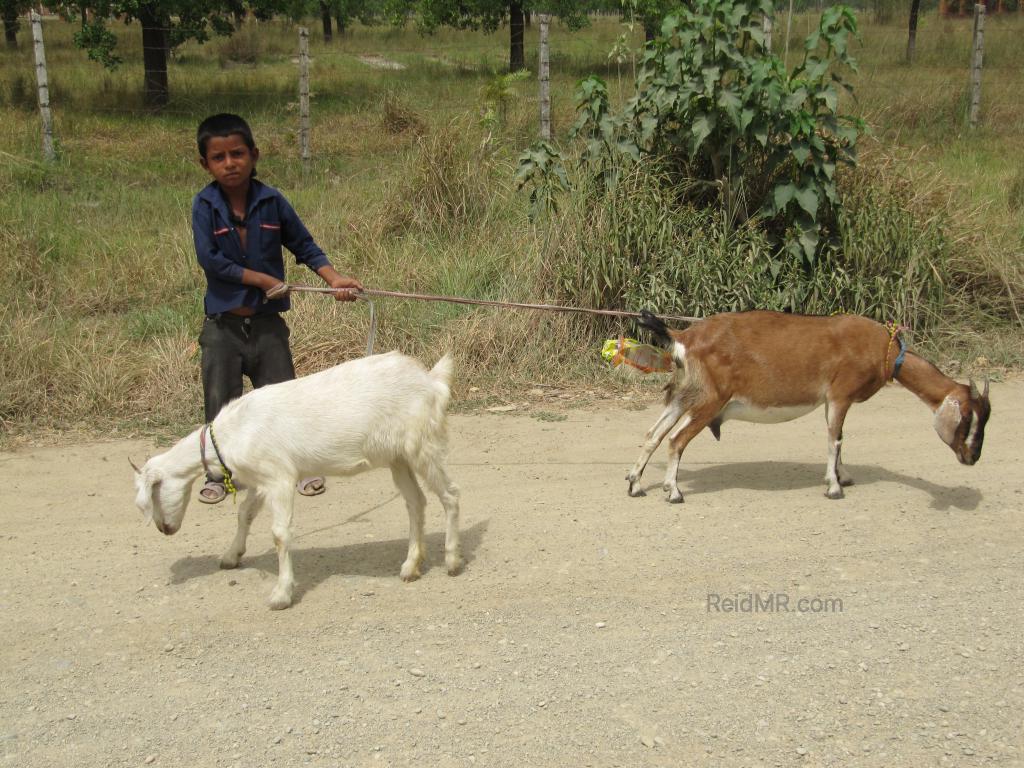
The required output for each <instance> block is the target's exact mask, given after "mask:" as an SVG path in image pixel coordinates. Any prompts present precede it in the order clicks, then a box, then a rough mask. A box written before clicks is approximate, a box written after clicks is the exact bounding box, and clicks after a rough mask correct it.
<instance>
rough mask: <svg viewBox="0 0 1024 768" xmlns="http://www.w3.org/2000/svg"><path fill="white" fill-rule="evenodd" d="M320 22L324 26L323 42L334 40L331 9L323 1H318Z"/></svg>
mask: <svg viewBox="0 0 1024 768" xmlns="http://www.w3.org/2000/svg"><path fill="white" fill-rule="evenodd" d="M320 21H322V22H323V25H324V42H325V43H329V42H331V40H333V39H334V31H333V30H332V29H331V9H330V8H328V7H327V3H325V2H323V0H320Z"/></svg>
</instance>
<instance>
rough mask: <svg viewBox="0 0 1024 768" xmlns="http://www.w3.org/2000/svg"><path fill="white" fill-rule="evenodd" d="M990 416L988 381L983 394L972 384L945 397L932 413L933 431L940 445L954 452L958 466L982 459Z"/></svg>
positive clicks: (958, 388)
mask: <svg viewBox="0 0 1024 768" xmlns="http://www.w3.org/2000/svg"><path fill="white" fill-rule="evenodd" d="M991 412H992V408H991V406H990V405H989V400H988V380H987V379H986V381H985V389H984V391H982V392H979V391H978V387H977V385H976V384H975V383H974V382H973V381H971V382H970V383H969V384H968V385H967V386H963V385H961V386H959V387H957V389H954V390H953V391H952V392H950V393H949V394H948V395H946V399H945V400H943V401H942V403H941V404H940V405H939V407H938V408H936V409H935V431H936V432H938V434H939V437H940V438H942V442H944V443H945V444H946V445H948V446H949V447H950V448H952V449H953V453H955V454H956V457H957V459H958V460H959V461H960V463H961V464H967V465H971V464H975V463H976V462H977V461H978V459H980V458H981V446H982V444H983V443H984V442H985V425H986V424H988V417H989V414H990V413H991Z"/></svg>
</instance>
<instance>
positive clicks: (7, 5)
mask: <svg viewBox="0 0 1024 768" xmlns="http://www.w3.org/2000/svg"><path fill="white" fill-rule="evenodd" d="M30 7H31V3H30V2H29V0H0V16H2V17H3V20H4V39H5V40H6V41H7V47H8V48H17V47H18V30H19V29H20V28H21V19H20V18H19V17H20V16H21V15H22V14H23V13H25V12H26V11H27V10H28V9H29V8H30Z"/></svg>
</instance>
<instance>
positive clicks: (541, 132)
mask: <svg viewBox="0 0 1024 768" xmlns="http://www.w3.org/2000/svg"><path fill="white" fill-rule="evenodd" d="M974 10H975V21H974V28H973V34H972V39H971V44H970V48H969V54H968V55H969V61H966V62H965V64H966V65H967V69H968V72H969V76H968V78H967V80H968V83H969V93H968V97H967V101H968V109H967V110H966V112H967V114H966V115H965V117H966V118H967V122H968V124H969V125H970V126H971V127H977V126H978V125H979V124H980V123H981V107H982V101H981V84H982V74H983V65H984V56H983V53H984V37H985V35H986V29H985V6H984V5H983V4H980V3H979V4H976V5H975V9H974ZM29 18H30V25H31V29H32V37H33V53H34V62H35V68H36V78H35V80H36V84H37V85H36V90H37V98H36V101H37V104H38V109H39V119H40V122H41V125H42V130H41V132H42V143H41V153H42V156H43V158H44V159H46V160H48V161H49V160H53V159H54V157H55V155H56V153H55V149H54V141H55V135H54V128H53V125H54V119H53V110H54V109H55V108H56V109H59V108H60V103H59V101H58V102H57V104H56V105H54V104H53V103H52V99H53V95H52V93H51V88H50V84H49V83H50V78H49V73H48V71H47V64H46V54H45V45H44V40H43V28H44V27H43V23H42V18H41V17H40V15H39V14H38V13H36V12H35V11H31V12H30V15H29ZM536 18H537V22H538V25H537V26H538V27H539V29H538V31H539V39H538V42H537V67H536V99H537V113H536V114H537V115H538V118H537V119H538V123H537V126H538V127H537V135H538V136H539V137H541V138H549V137H550V136H551V135H552V126H551V113H552V100H551V90H550V83H551V79H552V74H553V73H554V74H556V75H558V76H560V77H561V78H563V79H565V78H567V77H570V76H576V77H579V76H581V72H582V71H583V70H586V69H588V68H590V69H602V70H603V71H605V72H609V71H612V69H613V67H614V66H615V65H614V63H613V59H612V56H611V54H610V53H609V51H608V50H607V49H606V48H602V47H600V46H599V45H597V44H589V45H588V44H584V43H582V42H581V41H580V40H578V39H577V40H575V41H573V44H572V46H571V51H570V49H569V48H568V47H567V48H566V49H565V50H562V51H558V50H555V51H552V50H551V48H550V44H549V34H548V30H549V25H550V18H549V17H545V16H538V17H536ZM773 22H774V23H778V19H777V18H776V19H771V18H770V17H766V20H765V25H766V29H768V30H770V29H771V28H772V25H773ZM172 29H176V30H177V31H179V32H180V31H181V29H180V28H170V27H168V28H161V29H160V31H164V32H170V31H172ZM193 31H198V30H193ZM892 31H893V33H895V32H896V31H897V28H895V27H893V28H892ZM903 33H904V34H905V30H903ZM987 34H988V35H989V36H991V35H992V34H993V30H992V29H989V30H988V31H987ZM996 34H1006V35H1014V36H1015V38H1016V36H1017V34H1018V32H1017V30H1008V29H1007V30H997V31H996ZM309 37H310V35H309V29H308V28H307V27H304V26H303V27H299V28H298V43H297V49H293V50H296V51H297V56H296V58H295V59H293V61H294V62H295V63H297V64H298V65H299V66H298V69H299V72H298V83H297V84H296V92H297V93H298V112H299V115H298V125H297V126H296V132H297V134H298V136H299V153H300V156H301V157H302V159H303V162H304V164H308V162H309V158H310V157H311V145H310V141H311V138H310V137H311V128H310V126H311V117H312V115H311V112H312V107H311V102H312V101H315V99H313V98H312V97H313V96H314V95H315V92H316V91H317V88H316V86H315V83H311V80H310V61H311V57H310V53H309ZM780 45H781V43H780V42H779V41H776V46H777V47H778V46H780ZM360 47H363V48H365V50H358V48H360ZM374 47H375V46H372V45H366V44H365V43H363V44H361V45H360V46H355V47H353V48H352V49H350V50H343V51H332V50H323V49H321V50H320V51H319V52H318V54H317V55H318V57H321V58H323V59H327V60H329V61H337V62H338V63H339V64H343V65H344V64H350V63H351V62H352V61H353V60H356V61H362V63H363V64H364V65H367V66H381V65H383V66H389V65H397V67H399V68H404V66H405V65H402V64H398V63H397V62H393V61H391V60H390V58H385V57H384V56H382V55H380V54H377V53H375V52H374ZM147 48H148V47H147V46H145V45H143V46H142V50H143V52H145V51H146V50H147ZM377 48H378V49H379V46H377ZM148 49H149V50H155V49H153V48H148ZM161 50H162V51H163V52H164V53H166V52H167V49H166V48H163V49H161ZM386 53H387V56H388V57H403V56H404V57H412V58H416V59H419V60H422V61H429V62H432V63H435V64H440V65H445V66H454V67H467V66H468V67H469V68H470V69H473V68H479V65H480V62H481V61H488V62H489V64H490V65H492V66H493V68H495V69H497V68H498V67H499V66H500V65H499V62H500V61H501V59H502V58H503V54H504V53H505V51H504V50H502V48H501V46H496V45H495V44H494V42H489V43H488V44H446V45H444V46H443V47H439V48H437V49H429V48H428V49H425V48H423V47H420V46H417V47H395V46H388V47H387V50H386ZM473 59H475V60H476V61H475V63H474V62H473V61H472V60H473ZM914 66H915V67H921V66H926V65H923V64H921V63H920V62H917V63H915V65H914ZM619 77H620V79H621V71H620V73H619ZM872 87H874V88H876V89H879V88H881V89H883V90H884V89H885V88H887V87H889V88H891V96H892V97H893V98H894V99H898V98H900V95H901V94H900V93H899V88H900V86H899V85H898V84H897V85H893V86H886V84H885V83H884V82H881V83H880V82H874V83H872ZM253 95H254V96H256V94H253ZM204 96H206V97H211V96H212V97H217V96H224V97H231V98H237V97H238V96H239V93H238V92H237V91H234V90H224V91H218V90H206V91H204ZM179 103H180V102H179ZM431 109H432V110H439V111H445V110H451V111H452V112H455V111H458V112H462V113H464V111H465V103H464V101H459V100H453V103H452V104H451V105H445V104H443V103H434V104H432V105H431ZM90 110H91V111H94V112H97V113H117V114H128V115H132V114H137V115H142V114H153V113H154V111H155V110H153V109H149V108H146V109H140V108H131V107H108V106H100V105H93V106H91V107H90ZM156 111H157V112H158V113H159V114H163V115H190V116H195V115H196V112H195V111H193V110H190V109H188V108H184V107H181V106H179V107H164V108H162V109H160V110H156Z"/></svg>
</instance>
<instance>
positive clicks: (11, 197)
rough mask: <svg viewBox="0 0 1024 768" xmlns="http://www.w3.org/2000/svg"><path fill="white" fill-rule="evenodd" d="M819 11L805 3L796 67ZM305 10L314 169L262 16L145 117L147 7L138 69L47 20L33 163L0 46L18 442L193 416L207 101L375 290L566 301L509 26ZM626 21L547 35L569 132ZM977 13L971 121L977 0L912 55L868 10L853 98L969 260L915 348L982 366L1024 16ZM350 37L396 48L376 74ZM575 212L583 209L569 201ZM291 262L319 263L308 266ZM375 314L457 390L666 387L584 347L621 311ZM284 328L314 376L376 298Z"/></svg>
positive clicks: (305, 314) (930, 33) (311, 305)
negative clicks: (334, 33)
mask: <svg viewBox="0 0 1024 768" xmlns="http://www.w3.org/2000/svg"><path fill="white" fill-rule="evenodd" d="M808 23H809V17H807V16H804V15H799V16H797V17H795V18H794V23H793V42H792V43H791V46H790V63H791V64H792V63H794V62H795V57H796V54H797V52H798V51H799V50H800V44H801V43H800V40H799V38H802V36H803V34H805V33H806V28H807V26H808ZM311 26H312V28H313V35H314V38H313V43H312V51H311V52H312V58H313V72H312V80H313V82H312V89H313V132H312V145H313V148H314V156H313V160H312V162H311V164H310V167H309V168H303V167H302V164H301V162H300V159H299V149H298V139H297V128H298V119H297V101H298V96H297V93H298V83H297V67H296V65H295V64H294V63H293V58H294V56H295V50H296V48H297V33H296V31H295V27H294V26H292V25H290V24H287V23H284V22H272V23H266V24H259V25H256V24H249V25H247V27H246V28H245V30H244V31H243V32H242V33H241V35H240V36H239V37H237V38H236V39H232V40H214V41H212V42H210V43H208V44H207V45H204V46H199V45H195V44H189V45H186V46H184V47H182V48H181V49H180V50H179V51H177V52H176V55H175V58H174V60H173V61H172V63H171V65H170V86H171V94H172V97H171V103H170V104H169V105H168V107H167V108H166V109H165V110H163V111H162V112H161V113H159V114H154V113H151V112H149V111H147V110H146V109H145V108H144V107H143V103H142V96H141V93H140V89H141V82H142V68H141V33H140V32H139V29H138V27H137V26H128V27H125V26H121V25H115V26H114V27H113V28H114V30H115V31H116V32H117V34H118V36H119V38H120V41H121V42H120V54H121V55H122V56H123V57H124V58H125V64H124V65H123V66H122V67H121V68H119V69H118V70H115V71H113V72H107V71H104V70H103V69H102V68H101V67H100V66H99V65H96V64H93V63H91V62H88V61H87V60H86V59H85V57H84V55H83V54H82V53H81V52H80V51H78V50H76V49H75V48H74V47H73V45H72V42H71V36H72V34H73V31H74V27H73V25H70V24H65V23H63V22H59V21H57V20H48V21H47V22H46V23H45V38H46V44H47V50H46V54H47V61H48V65H49V71H50V82H51V99H52V104H53V111H54V116H55V121H56V124H55V131H56V136H57V147H58V159H57V161H56V162H55V163H53V164H46V163H44V162H42V160H41V153H40V127H39V122H38V115H37V113H36V111H35V88H34V81H33V78H34V67H33V63H32V54H31V47H30V45H28V44H27V42H26V37H27V36H26V35H25V34H24V33H23V34H22V37H21V39H20V43H21V45H20V48H19V49H18V50H16V51H7V50H0V203H2V210H3V211H4V216H3V218H2V220H0V247H2V248H3V252H4V254H5V255H6V257H7V258H6V269H5V273H4V274H5V278H4V281H3V282H2V284H0V302H2V304H0V323H2V325H0V327H2V328H3V331H2V332H0V370H2V371H3V372H4V375H3V377H2V378H0V428H2V430H3V436H4V437H6V438H10V437H13V436H17V435H19V434H23V433H25V432H27V431H30V430H36V429H41V428H49V429H53V428H56V429H67V428H72V427H76V428H77V427H80V428H84V429H86V430H90V431H98V430H104V429H110V428H115V427H116V428H120V429H126V430H130V431H136V432H139V431H143V432H153V431H174V430H178V429H181V428H182V427H183V426H184V425H186V424H191V423H194V422H196V421H198V420H199V418H200V411H201V408H200V402H201V397H200V389H199V382H198V359H197V347H196V343H195V339H196V337H197V335H198V329H199V325H200V320H201V300H202V290H203V280H202V275H201V273H200V271H199V270H198V268H197V267H196V266H195V263H194V261H195V255H194V252H193V249H192V243H191V232H190V228H189V207H190V202H191V198H192V196H193V195H194V194H195V192H196V191H197V190H198V189H199V188H200V187H202V186H203V185H204V184H205V183H206V181H207V177H206V175H205V173H204V172H203V171H202V169H201V168H200V167H199V165H198V163H197V162H196V158H195V155H196V150H195V146H194V131H195V126H196V124H197V123H198V122H199V120H200V119H202V118H203V117H205V116H206V115H208V114H210V113H212V112H215V111H237V112H240V113H242V114H244V115H246V116H247V117H248V118H249V119H250V122H251V123H252V125H253V128H254V131H255V134H256V138H257V141H258V143H259V145H260V149H261V152H262V156H261V160H260V163H259V173H260V177H261V178H263V179H264V180H265V181H267V182H268V183H271V184H273V185H275V186H278V187H279V188H281V189H282V190H283V191H284V192H285V194H286V195H287V196H288V197H289V199H290V200H291V201H292V203H293V204H294V205H295V207H296V208H297V210H298V211H299V212H300V214H301V215H302V217H303V219H304V220H305V222H306V223H307V225H308V226H309V228H310V229H311V231H312V232H313V233H314V235H315V236H316V238H317V240H318V241H319V242H320V243H321V245H323V246H324V248H325V250H327V251H328V253H329V254H330V256H331V258H332V259H333V260H334V262H335V264H336V266H337V267H338V268H339V269H341V270H342V271H346V272H349V273H351V274H355V275H357V276H359V277H360V278H361V279H362V280H363V281H364V283H365V284H367V285H368V286H372V287H379V288H391V289H402V290H411V291H422V292H430V293H453V294H461V295H467V296H476V297H481V298H490V299H512V300H520V301H537V300H544V299H548V298H551V297H553V296H555V295H556V292H557V291H556V289H557V286H556V284H555V275H553V274H552V265H553V253H554V251H553V249H557V248H558V247H562V248H563V250H564V252H565V254H566V258H569V259H571V258H573V254H574V253H575V252H574V251H572V250H571V248H570V247H571V246H572V245H573V242H574V241H573V240H572V239H569V240H565V239H562V240H558V239H557V233H554V234H553V233H552V232H550V231H545V230H544V229H541V228H536V227H534V226H533V225H531V224H530V223H529V221H528V219H527V216H526V212H527V200H526V199H525V195H523V194H522V193H518V192H516V191H515V190H514V189H513V188H512V184H511V178H512V171H513V167H514V161H515V157H516V155H517V154H518V152H519V151H521V150H522V149H523V148H524V147H525V146H526V145H528V144H529V143H530V141H532V139H533V136H534V134H535V132H536V116H535V113H536V110H535V107H534V104H533V101H532V95H533V92H534V86H533V84H532V83H531V82H527V83H525V84H520V85H519V86H517V90H518V92H519V93H520V94H522V95H521V97H520V98H518V99H517V100H515V101H514V102H513V103H512V105H511V108H510V110H509V113H508V115H507V118H506V120H505V121H504V123H503V124H502V125H501V126H500V127H499V129H498V130H496V131H493V132H489V131H488V130H486V129H485V128H484V127H482V126H481V125H480V124H479V117H480V114H481V110H482V108H483V107H484V100H485V97H484V94H485V90H486V87H487V86H488V84H489V83H491V82H492V81H493V80H494V78H495V77H496V76H497V75H499V74H500V73H501V72H502V71H503V67H504V66H505V64H506V61H507V30H503V31H501V32H500V33H498V34H495V35H484V34H481V33H474V32H459V31H452V30H444V31H442V32H440V33H439V34H438V35H437V36H435V37H429V38H424V37H421V36H419V35H417V34H416V33H415V32H414V31H413V30H411V29H410V30H389V29H385V28H366V27H361V26H358V25H357V26H355V27H354V28H353V29H352V30H351V32H350V33H349V34H347V35H346V36H344V37H343V38H341V39H340V40H338V41H336V42H335V43H333V44H330V45H325V44H323V43H322V42H320V41H319V38H318V32H317V27H316V25H315V24H314V25H311ZM622 29H623V28H622V26H621V25H620V24H618V23H617V22H616V21H615V20H614V19H610V18H607V17H602V18H597V19H595V20H594V23H593V24H592V26H591V27H590V28H588V29H586V30H583V31H581V32H579V33H569V32H567V31H566V30H564V29H561V28H558V27H556V28H555V30H554V31H553V34H552V46H553V55H552V78H553V80H552V91H553V94H552V95H553V113H554V114H553V116H554V122H555V128H556V132H557V134H558V136H559V138H560V140H561V141H562V142H563V143H564V142H565V141H566V139H565V135H566V132H567V130H568V128H569V126H570V125H571V123H572V121H573V102H572V94H573V90H574V87H575V83H576V81H577V80H578V79H579V78H580V77H582V76H584V75H586V74H589V73H592V72H596V73H598V74H601V75H602V76H603V77H605V78H606V79H607V80H608V82H609V90H610V92H611V93H612V94H613V96H615V97H616V98H620V99H621V98H626V97H628V95H629V90H630V82H631V81H630V65H629V63H626V64H623V65H617V64H615V63H614V62H612V61H610V60H609V58H608V52H609V51H610V50H611V48H612V46H613V44H614V41H615V39H616V38H617V37H618V36H619V34H621V32H622ZM776 29H777V30H781V29H784V18H780V19H779V20H778V21H777V26H776ZM987 30H988V38H987V41H986V70H985V82H984V91H983V119H984V124H983V126H982V128H981V129H980V130H978V131H976V132H972V131H969V130H968V129H966V127H965V126H964V124H963V104H964V98H965V93H966V82H967V59H966V56H967V46H968V44H969V43H968V38H969V35H970V21H969V20H956V21H943V20H939V19H937V18H935V17H934V15H927V14H926V15H925V16H924V18H923V19H922V23H921V29H920V32H919V38H918V60H917V63H916V64H915V65H914V66H913V67H908V66H907V65H906V64H905V63H904V62H903V61H902V57H903V46H904V44H905V42H904V37H903V36H904V34H905V33H904V31H903V29H902V26H879V25H870V24H868V25H866V26H864V27H863V44H862V46H861V48H860V50H858V51H857V55H858V57H859V59H860V61H861V72H860V74H859V75H858V76H856V78H855V85H856V86H857V94H858V100H857V101H856V102H851V103H850V105H848V106H849V108H851V109H854V110H856V111H857V112H859V113H860V114H863V115H865V116H866V117H867V118H868V119H869V120H870V121H871V123H872V125H873V128H874V132H875V138H874V139H873V144H874V146H873V148H871V150H870V152H869V155H872V156H873V157H874V158H876V160H872V161H871V162H875V163H876V165H873V166H871V167H873V168H880V169H883V170H884V172H885V173H886V174H889V175H890V176H893V175H894V176H899V177H900V178H904V179H905V180H906V181H907V183H909V184H910V185H912V186H913V187H914V189H916V190H917V191H916V192H915V195H914V196H913V197H914V199H915V200H917V201H918V203H916V204H919V205H920V206H921V209H922V211H924V214H923V217H924V219H927V218H928V211H931V210H933V211H934V217H935V219H936V221H935V226H936V227H940V228H941V230H942V232H943V236H944V237H945V238H946V241H945V242H948V244H949V248H950V249H951V250H952V252H953V254H954V256H955V257H956V259H957V264H958V265H959V266H958V267H957V269H958V270H959V273H958V274H960V276H961V277H960V279H959V283H958V286H960V287H959V288H958V290H959V291H960V292H961V293H960V294H958V296H954V297H953V299H956V300H957V301H958V302H959V303H954V304H951V307H954V306H955V307H957V308H958V309H957V310H956V313H955V314H956V316H955V317H950V318H946V322H944V323H942V324H939V325H937V326H936V327H935V330H934V331H933V332H932V333H931V334H930V336H929V337H928V338H925V339H920V340H919V342H920V344H921V345H923V346H924V347H925V348H926V349H927V350H928V351H929V352H930V353H931V354H933V356H936V357H937V358H938V359H939V360H940V362H943V363H946V362H948V361H950V360H959V361H961V362H962V363H964V364H965V366H966V367H971V366H972V365H974V361H975V359H976V358H977V357H978V356H981V355H984V356H985V357H987V358H988V360H989V363H990V364H991V365H992V366H1019V365H1020V363H1021V361H1022V360H1024V350H1022V349H1021V333H1020V326H1019V325H1018V324H1017V320H1016V315H1015V312H1016V311H1017V308H1018V307H1017V305H1016V304H1014V303H1013V302H1012V301H1010V299H1009V298H1008V297H1009V296H1010V295H1012V296H1014V298H1016V299H1017V300H1018V301H1019V297H1020V295H1021V294H1024V288H1022V286H1024V277H1022V274H1021V272H1022V262H1024V259H1022V253H1024V225H1022V219H1021V216H1020V206H1021V202H1020V201H1021V199H1022V196H1024V193H1022V192H1021V191H1020V190H1021V189H1024V161H1021V160H1020V159H1019V158H1020V138H1021V135H1022V133H1024V132H1022V128H1024V100H1021V99H1020V98H1019V82H1020V81H1021V75H1022V74H1024V72H1022V67H1024V52H1022V49H1021V46H1020V45H1019V40H1020V39H1021V36H1022V33H1024V22H1022V21H1021V20H1020V19H1018V18H1013V19H990V20H989V25H988V28H987ZM639 34H640V32H639V30H637V32H636V38H635V40H636V42H637V43H639V39H638V38H639ZM535 39H536V29H534V30H532V31H530V32H529V33H528V49H527V57H528V59H527V60H528V61H530V62H532V61H534V60H535V56H536V52H535V49H534V48H533V46H534V45H535ZM781 43H782V41H781V39H780V38H779V39H777V40H776V49H777V50H778V49H780V48H781ZM362 54H376V55H382V56H386V57H388V58H390V59H393V60H396V61H399V62H401V63H403V64H405V65H406V67H407V68H406V69H404V70H397V71H396V70H383V69H374V68H372V67H369V66H367V65H366V64H364V63H362V62H361V61H360V60H359V58H358V57H359V56H360V55H362ZM252 62H255V63H252ZM879 158H880V159H879ZM1014 190H1016V191H1014ZM927 206H931V207H930V208H929V207H927ZM586 216H587V212H586V211H581V212H580V221H582V222H583V223H586V221H587V219H586ZM897 224H898V222H897ZM894 226H896V225H895V224H894ZM922 231H923V230H922ZM563 234H564V233H563ZM964 265H968V266H967V267H965V266H964ZM971 265H973V266H971ZM968 267H969V268H968ZM971 270H973V271H971ZM292 279H293V280H295V281H299V282H315V281H316V278H315V276H313V275H312V274H310V273H306V272H304V271H301V270H299V269H293V271H292ZM664 288H665V287H664V286H662V287H661V288H659V290H662V289H664ZM951 301H952V299H951ZM964 306H967V307H968V308H969V309H970V311H969V312H967V313H964V312H963V311H962V309H963V307H964ZM377 310H378V315H379V325H380V327H379V331H378V337H377V348H378V349H387V348H392V347H398V348H401V349H403V350H404V351H407V352H409V353H410V354H414V355H416V356H418V357H420V358H422V359H424V360H425V361H427V362H430V361H431V360H432V359H433V358H436V357H437V356H439V355H440V354H441V353H442V352H443V351H445V350H453V351H454V352H455V354H456V355H457V357H458V360H459V363H460V376H459V382H458V384H457V386H456V396H457V398H459V399H462V400H463V401H481V402H484V401H487V400H488V398H492V397H494V396H495V394H496V393H502V392H508V391H511V390H516V389H519V388H523V387H526V386H528V385H529V383H530V382H536V381H544V382H547V383H551V384H559V385H568V384H572V383H575V384H579V383H581V382H585V383H586V385H587V386H588V387H600V386H604V387H609V388H616V387H618V388H622V387H633V386H642V387H649V388H653V387H654V386H655V382H654V380H653V378H650V379H647V380H641V381H640V383H639V384H637V383H634V382H632V380H631V381H630V382H625V383H624V382H623V381H622V380H621V379H619V378H615V377H610V376H607V374H606V373H605V371H604V370H603V369H602V368H601V366H600V364H599V363H598V359H599V358H598V355H597V351H598V349H599V346H600V345H599V344H598V343H596V342H597V341H598V336H599V335H600V334H601V333H604V332H609V331H610V330H612V328H611V326H609V325H607V324H591V323H590V322H588V321H586V320H581V319H578V318H570V317H565V316H561V315H554V314H538V313H529V312H520V311H516V312H509V311H499V310H492V309H480V308H472V307H465V306H456V305H444V304H425V303H413V302H400V301H394V300H383V299H382V300H380V301H378V302H377ZM289 322H290V324H291V326H292V328H293V336H292V339H293V350H294V353H295V358H296V364H297V367H298V369H299V371H300V373H305V372H309V371H311V370H316V369H318V368H322V367H324V366H326V365H329V364H332V363H334V362H339V361H341V360H344V359H347V358H349V357H351V356H354V355H358V354H361V353H362V350H363V348H364V346H365V339H366V334H367V331H368V313H367V311H366V308H365V307H364V306H360V305H354V306H350V305H338V304H335V303H334V302H332V301H330V300H327V299H325V298H323V297H319V296H299V297H296V298H295V299H294V310H293V312H292V313H291V315H290V317H289ZM982 367H983V366H982ZM470 387H476V388H478V390H479V391H478V392H477V393H475V394H470V392H469V388H470ZM538 418H540V417H538Z"/></svg>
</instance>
